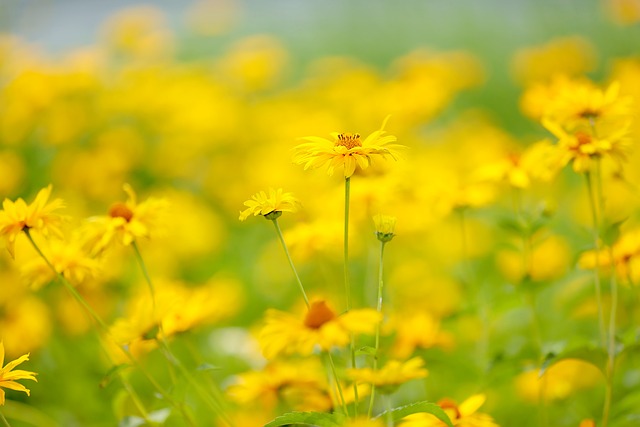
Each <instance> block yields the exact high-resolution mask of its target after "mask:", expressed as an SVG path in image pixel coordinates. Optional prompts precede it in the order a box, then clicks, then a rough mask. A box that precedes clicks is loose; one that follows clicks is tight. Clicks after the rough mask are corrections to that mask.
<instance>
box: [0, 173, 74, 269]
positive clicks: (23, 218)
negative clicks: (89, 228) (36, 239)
mask: <svg viewBox="0 0 640 427" xmlns="http://www.w3.org/2000/svg"><path fill="white" fill-rule="evenodd" d="M50 195H51V185H49V186H48V187H46V188H43V189H42V190H40V191H39V192H38V195H37V196H36V198H35V200H34V201H33V203H31V204H30V205H27V203H26V202H25V201H24V200H23V199H22V198H19V199H18V200H16V201H15V202H12V201H11V200H9V199H4V202H2V208H3V209H2V211H0V235H2V236H5V237H6V239H7V249H8V250H9V253H10V254H11V257H14V248H15V242H16V237H18V235H19V234H20V233H21V232H22V231H24V230H37V231H40V232H42V233H43V234H45V235H48V234H49V233H52V234H55V235H57V236H59V237H62V232H61V231H60V228H59V226H60V222H61V221H62V217H61V216H60V215H58V214H54V213H53V211H55V210H57V209H60V208H62V207H64V202H63V201H62V200H61V199H55V200H53V201H51V202H49V203H47V202H48V200H49V196H50Z"/></svg>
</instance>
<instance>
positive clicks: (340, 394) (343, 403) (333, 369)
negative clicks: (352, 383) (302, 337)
mask: <svg viewBox="0 0 640 427" xmlns="http://www.w3.org/2000/svg"><path fill="white" fill-rule="evenodd" d="M326 355H327V360H328V361H329V366H330V367H331V373H332V374H333V378H334V380H335V383H336V389H337V390H338V397H340V405H341V406H342V411H343V412H344V414H345V415H346V416H347V417H348V416H349V411H348V409H347V403H346V401H345V400H344V393H343V392H342V385H341V384H340V378H339V377H338V371H337V370H336V365H335V363H333V357H332V356H331V353H329V352H328V351H327V352H326Z"/></svg>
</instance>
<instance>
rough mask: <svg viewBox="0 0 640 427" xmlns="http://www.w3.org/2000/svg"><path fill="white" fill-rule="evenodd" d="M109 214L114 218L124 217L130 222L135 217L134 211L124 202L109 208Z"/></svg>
mask: <svg viewBox="0 0 640 427" xmlns="http://www.w3.org/2000/svg"><path fill="white" fill-rule="evenodd" d="M109 216H110V217H112V218H124V220H125V221H127V222H129V221H131V218H133V211H132V210H131V209H130V208H129V206H127V205H125V204H124V203H122V202H117V203H114V204H113V205H111V207H110V208H109Z"/></svg>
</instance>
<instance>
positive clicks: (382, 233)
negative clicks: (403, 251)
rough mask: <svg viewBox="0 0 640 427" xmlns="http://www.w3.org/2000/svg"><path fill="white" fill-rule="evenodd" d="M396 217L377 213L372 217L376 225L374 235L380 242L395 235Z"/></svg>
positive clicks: (387, 240)
mask: <svg viewBox="0 0 640 427" xmlns="http://www.w3.org/2000/svg"><path fill="white" fill-rule="evenodd" d="M396 221H397V219H396V217H393V216H388V215H382V214H378V215H375V216H374V217H373V223H374V225H375V227H376V237H377V238H378V240H380V241H381V242H385V243H386V242H389V241H391V239H393V237H394V236H395V233H394V231H395V228H396Z"/></svg>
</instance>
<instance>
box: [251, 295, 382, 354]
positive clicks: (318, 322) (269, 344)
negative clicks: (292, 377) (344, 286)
mask: <svg viewBox="0 0 640 427" xmlns="http://www.w3.org/2000/svg"><path fill="white" fill-rule="evenodd" d="M380 321H381V315H380V313H378V312H377V311H376V310H373V309H369V308H364V309H354V310H350V311H348V312H346V313H343V314H340V315H338V314H336V313H335V312H334V311H333V309H331V308H330V307H329V305H328V304H327V302H326V301H324V300H317V301H313V302H312V303H311V306H310V307H309V310H308V311H307V313H306V315H305V316H304V318H302V319H300V318H298V317H297V316H294V315H292V314H289V313H284V312H281V311H278V310H268V311H267V314H266V319H265V325H264V326H263V328H262V330H261V331H260V336H259V341H260V346H261V348H262V353H263V354H264V356H265V357H266V358H267V359H272V358H274V357H275V356H277V355H279V354H301V355H309V354H311V353H313V351H314V350H315V349H316V348H319V349H321V350H324V351H329V350H331V349H332V348H333V347H343V346H345V345H347V344H349V337H350V335H351V334H373V333H374V332H375V327H376V325H377V324H378V323H379V322H380Z"/></svg>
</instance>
